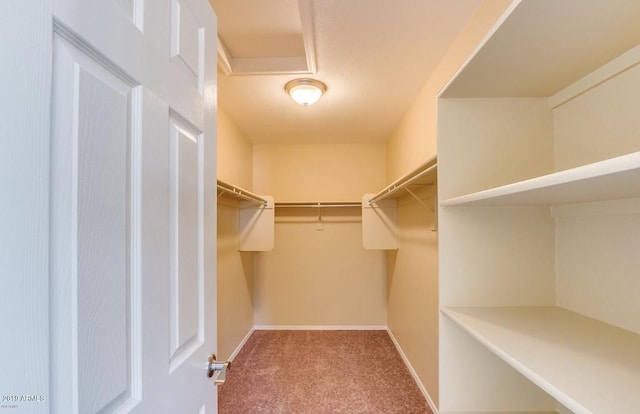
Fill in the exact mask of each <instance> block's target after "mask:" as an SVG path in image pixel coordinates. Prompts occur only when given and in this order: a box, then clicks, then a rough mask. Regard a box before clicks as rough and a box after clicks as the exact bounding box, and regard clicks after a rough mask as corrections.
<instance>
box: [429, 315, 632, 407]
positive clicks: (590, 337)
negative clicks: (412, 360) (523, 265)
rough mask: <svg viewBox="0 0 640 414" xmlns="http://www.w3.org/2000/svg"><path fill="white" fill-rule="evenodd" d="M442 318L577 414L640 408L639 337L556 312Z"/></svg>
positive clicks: (576, 316) (592, 320)
mask: <svg viewBox="0 0 640 414" xmlns="http://www.w3.org/2000/svg"><path fill="white" fill-rule="evenodd" d="M441 312H442V313H443V314H444V315H446V316H447V317H448V318H450V319H451V320H452V321H454V322H455V323H457V324H458V325H459V326H460V327H462V328H463V329H464V330H465V331H467V332H468V333H469V334H470V335H471V336H472V337H474V338H475V339H476V340H477V341H479V342H480V343H481V344H482V345H484V346H485V347H486V348H488V349H489V350H490V351H492V352H493V353H494V354H496V355H497V356H498V357H499V358H501V359H502V360H504V361H505V362H506V363H508V364H509V365H511V366H512V367H513V368H514V369H516V370H517V371H518V372H520V373H521V374H522V375H524V376H525V377H526V378H528V379H529V380H530V381H532V382H533V383H535V384H536V385H538V386H539V387H540V388H542V389H543V390H545V391H546V392H547V393H548V394H550V395H551V396H552V397H554V398H555V399H556V400H557V401H559V402H560V403H561V404H563V405H564V406H566V407H567V408H569V409H570V410H572V411H574V412H576V413H630V412H636V411H637V409H638V407H640V394H638V390H640V335H638V334H635V333H632V332H630V331H627V330H624V329H620V328H617V327H614V326H612V325H608V324H606V323H603V322H599V321H596V320H594V319H591V318H588V317H585V316H583V315H580V314H577V313H574V312H571V311H568V310H565V309H563V308H559V307H554V306H550V307H469V308H467V307H460V308H458V307H443V308H442V309H441Z"/></svg>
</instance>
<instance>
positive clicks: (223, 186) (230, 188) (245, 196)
mask: <svg viewBox="0 0 640 414" xmlns="http://www.w3.org/2000/svg"><path fill="white" fill-rule="evenodd" d="M217 184H218V185H217V188H218V190H220V191H222V192H224V193H227V194H230V195H232V196H233V197H236V198H239V199H241V200H246V201H253V202H255V203H258V204H262V205H263V206H265V207H266V206H267V205H268V201H267V200H266V199H265V198H263V197H260V196H258V195H255V194H253V193H252V192H250V191H247V190H245V189H243V188H240V187H238V186H235V185H233V184H229V183H226V182H224V181H221V180H218V183H217Z"/></svg>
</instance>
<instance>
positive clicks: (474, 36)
mask: <svg viewBox="0 0 640 414" xmlns="http://www.w3.org/2000/svg"><path fill="white" fill-rule="evenodd" d="M510 3H511V0H485V1H484V2H483V3H482V4H481V5H480V7H479V8H478V10H477V11H476V13H475V14H474V15H473V16H472V18H471V19H470V21H469V22H468V24H467V26H466V27H465V28H464V30H463V31H462V33H461V34H460V36H458V38H457V39H456V41H455V43H454V44H453V46H452V47H451V48H450V49H449V51H448V52H447V54H446V55H445V57H444V58H443V59H442V61H441V62H440V64H439V65H438V67H437V68H436V70H435V71H434V73H433V74H432V75H431V77H430V78H429V80H428V81H427V83H426V84H425V85H424V87H423V88H422V90H421V91H420V94H419V95H418V97H417V98H416V100H415V102H414V104H413V106H412V107H411V108H410V109H409V111H407V113H406V115H405V116H404V118H403V119H402V121H401V122H400V125H399V126H398V129H397V130H396V132H395V133H394V135H393V137H392V138H391V139H390V140H389V143H388V145H387V154H388V155H387V157H388V158H387V171H388V177H387V179H388V181H389V182H391V181H393V180H394V179H396V178H398V177H400V176H402V175H403V174H406V173H407V172H408V171H410V170H412V169H413V168H416V167H417V166H419V165H420V164H421V163H422V162H424V160H426V159H428V158H430V157H433V156H434V155H435V154H436V153H437V139H436V98H437V96H438V93H440V90H441V89H442V88H443V87H444V86H445V85H446V84H447V82H448V81H449V80H450V79H451V78H452V76H454V75H455V73H456V72H457V71H458V69H459V68H460V67H461V66H462V65H463V64H464V63H465V61H466V60H467V59H468V57H469V56H470V55H471V54H472V53H473V52H474V51H475V50H476V48H477V47H478V45H479V43H480V41H481V40H482V39H483V38H484V37H485V36H486V34H487V33H488V31H489V29H490V28H491V27H492V26H493V25H494V24H495V22H496V21H497V19H498V18H499V17H500V16H501V15H502V13H503V12H504V11H505V10H506V8H507V7H508V6H509V4H510Z"/></svg>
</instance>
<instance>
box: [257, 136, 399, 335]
mask: <svg viewBox="0 0 640 414" xmlns="http://www.w3.org/2000/svg"><path fill="white" fill-rule="evenodd" d="M254 154H255V158H254V166H255V170H254V183H255V191H256V192H258V193H263V194H270V195H273V196H274V198H275V200H276V202H282V201H360V200H361V199H362V196H363V195H364V193H365V192H376V191H378V190H380V189H381V188H383V187H384V183H385V175H386V169H385V158H386V152H385V146H384V145H342V144H336V145H334V144H327V145H270V146H269V145H259V146H256V147H255V152H254ZM276 214H277V215H276V228H275V248H274V250H273V251H271V252H265V253H259V254H256V260H255V265H254V270H255V273H254V277H255V289H254V291H255V296H254V303H255V323H256V325H323V326H327V325H329V326H333V325H341V326H345V325H347V326H354V325H376V326H384V325H386V315H387V314H386V283H385V262H384V254H383V253H382V252H381V251H367V250H364V248H363V247H362V223H361V218H360V210H359V208H350V209H323V210H322V219H321V222H320V223H319V222H318V211H317V209H295V210H292V209H277V210H276Z"/></svg>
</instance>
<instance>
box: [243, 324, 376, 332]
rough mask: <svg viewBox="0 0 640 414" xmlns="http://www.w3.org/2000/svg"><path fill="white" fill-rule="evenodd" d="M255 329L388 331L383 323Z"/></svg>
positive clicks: (277, 326) (266, 326) (262, 327)
mask: <svg viewBox="0 0 640 414" xmlns="http://www.w3.org/2000/svg"><path fill="white" fill-rule="evenodd" d="M253 329H254V330H255V331H387V330H388V328H387V327H386V326H383V325H355V326H354V325H255V326H254V327H253Z"/></svg>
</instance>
